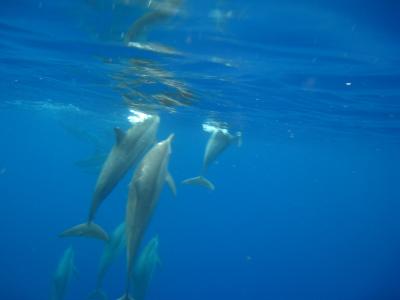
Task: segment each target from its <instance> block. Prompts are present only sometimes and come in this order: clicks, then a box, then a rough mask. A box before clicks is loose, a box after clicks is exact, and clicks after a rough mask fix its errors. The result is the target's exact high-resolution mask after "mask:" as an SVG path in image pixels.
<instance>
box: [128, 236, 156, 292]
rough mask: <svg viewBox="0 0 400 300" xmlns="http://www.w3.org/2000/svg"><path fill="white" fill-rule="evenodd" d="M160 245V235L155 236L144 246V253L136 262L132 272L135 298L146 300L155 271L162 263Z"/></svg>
mask: <svg viewBox="0 0 400 300" xmlns="http://www.w3.org/2000/svg"><path fill="white" fill-rule="evenodd" d="M158 246H159V241H158V236H155V237H154V238H152V239H151V240H150V241H149V242H148V243H147V245H146V246H145V247H144V248H143V250H142V253H141V254H140V256H139V257H138V259H137V261H136V262H135V267H134V269H133V274H132V282H133V297H134V299H135V300H144V298H145V296H146V292H147V289H148V287H149V284H150V281H151V279H152V278H153V275H154V272H155V270H156V268H157V267H158V266H160V265H161V261H160V256H159V254H158Z"/></svg>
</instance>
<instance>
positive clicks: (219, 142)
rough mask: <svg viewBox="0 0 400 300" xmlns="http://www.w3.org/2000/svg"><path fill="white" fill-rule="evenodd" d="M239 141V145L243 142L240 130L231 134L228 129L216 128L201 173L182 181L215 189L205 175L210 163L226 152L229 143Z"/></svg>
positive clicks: (207, 146)
mask: <svg viewBox="0 0 400 300" xmlns="http://www.w3.org/2000/svg"><path fill="white" fill-rule="evenodd" d="M232 143H237V145H238V146H241V144H242V133H241V132H240V131H238V132H237V133H236V134H235V135H232V134H230V133H229V132H228V131H227V130H226V129H221V128H215V129H214V130H213V132H212V133H211V136H210V138H209V139H208V142H207V145H206V148H205V151H204V157H203V167H202V171H201V175H200V176H197V177H193V178H188V179H185V180H183V181H182V183H183V184H190V185H200V186H204V187H206V188H208V189H210V190H214V189H215V186H214V184H213V183H212V182H211V181H209V180H208V179H207V178H205V177H204V174H205V172H206V171H207V169H208V167H209V165H210V164H211V163H212V162H214V161H215V159H216V158H217V157H218V156H219V155H220V154H221V153H222V152H224V151H225V150H226V149H227V148H228V146H229V145H231V144H232Z"/></svg>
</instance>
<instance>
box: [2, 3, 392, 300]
mask: <svg viewBox="0 0 400 300" xmlns="http://www.w3.org/2000/svg"><path fill="white" fill-rule="evenodd" d="M155 7H156V8H155ZM159 7H162V10H163V13H162V14H159V15H155V16H156V17H154V18H152V19H151V18H148V19H146V18H143V17H144V16H146V14H149V13H151V12H154V11H157V9H160V8H159ZM135 24H136V27H135V28H134V29H135V30H136V31H134V30H133V29H132V28H133V27H134V26H135ZM129 29H132V30H130V31H129ZM399 37H400V2H399V1H389V0H381V1H361V0H348V1H344V0H339V1H333V0H332V1H328V0H321V1H314V0H298V1H294V0H292V1H290V0H280V1H270V0H264V1H263V0H254V1H244V0H229V1H228V0H216V1H210V0H205V1H195V0H182V1H177V0H158V1H156V0H153V1H144V0H142V1H140V0H136V1H135V0H71V1H67V0H60V1H50V0H36V1H28V0H14V1H11V0H2V1H1V2H0V141H1V142H0V145H1V146H0V228H1V239H0V240H1V244H0V299H4V300H22V299H30V300H44V299H51V298H50V296H51V291H52V284H53V277H54V274H55V272H56V269H57V265H58V263H59V261H60V259H61V257H62V255H63V253H64V251H65V250H66V249H67V248H68V247H69V246H72V247H73V249H74V253H75V262H74V264H75V266H76V269H77V276H72V278H71V279H70V281H69V282H68V285H67V291H66V294H65V298H64V299H65V300H81V299H87V297H88V295H89V294H90V292H92V291H93V290H94V288H95V285H96V276H97V270H98V265H99V260H100V257H101V254H102V251H103V248H104V243H103V242H102V241H99V240H95V239H85V238H59V237H58V234H59V233H60V232H62V231H63V230H65V229H66V228H68V227H70V226H72V225H75V224H78V223H79V222H83V221H85V218H86V217H87V213H88V209H89V205H90V201H91V197H92V193H93V189H94V186H95V183H96V179H97V176H98V174H99V171H100V167H101V165H102V162H103V161H104V158H105V156H106V155H107V153H108V151H109V150H110V149H111V147H112V146H113V145H114V143H115V137H114V132H113V128H114V127H120V128H122V129H123V130H127V129H128V128H130V127H131V124H130V123H129V121H128V118H129V116H131V115H132V110H135V111H144V112H146V113H152V114H158V115H159V116H160V118H161V122H160V127H159V130H158V133H157V137H158V140H162V139H165V138H166V137H167V136H168V135H169V134H170V133H175V139H174V141H173V143H172V154H171V160H170V163H169V170H170V172H171V174H172V175H173V177H174V178H175V181H176V184H177V196H176V197H175V198H174V197H173V196H172V194H171V192H170V191H169V190H168V189H167V187H166V186H165V187H164V188H163V191H162V193H161V196H160V199H159V203H158V206H157V208H156V210H155V213H154V215H153V218H152V220H151V223H150V226H149V227H148V228H147V231H146V236H145V238H144V240H143V245H144V244H145V243H146V242H147V241H148V240H150V239H151V238H152V237H153V236H155V235H156V234H158V236H159V256H160V260H161V264H160V266H159V267H158V268H157V269H156V271H155V272H154V276H153V278H152V280H151V283H150V286H149V289H148V291H147V295H146V299H148V300H158V299H159V300H164V299H165V300H200V299H201V300H204V299H207V300H214V299H218V300H221V299H230V300H236V299H238V300H239V299H240V300H245V299H249V300H253V299H254V300H375V299H376V300H378V299H379V300H380V299H388V300H396V299H400V71H399V70H400V56H399V53H400V38H399ZM127 39H129V41H127ZM128 42H130V44H129V43H128ZM204 124H219V126H222V127H224V128H228V130H229V131H230V132H232V133H235V132H237V131H240V132H242V137H243V142H242V146H241V147H237V146H236V145H234V144H232V145H231V146H229V147H228V149H227V150H226V151H224V152H223V153H222V154H221V155H220V156H219V157H218V158H217V159H216V161H215V162H214V163H213V164H212V165H211V166H210V167H209V169H208V171H207V178H208V179H210V180H211V181H212V182H213V183H214V184H215V190H214V191H210V190H207V189H206V188H204V187H200V186H190V185H183V184H182V183H181V181H182V180H184V179H186V178H188V177H193V176H196V175H199V172H200V169H201V165H202V159H203V154H204V149H205V146H206V143H207V141H208V139H209V137H210V133H209V132H205V131H204V130H203V127H202V126H203V125H204ZM133 172H134V168H131V169H130V171H129V172H128V174H127V175H126V176H124V178H123V179H122V180H121V181H120V182H119V184H118V185H117V186H116V188H115V189H114V190H113V191H112V193H111V194H110V195H109V196H108V197H107V199H106V200H105V201H104V203H103V204H102V206H101V207H100V208H99V210H98V212H97V216H96V222H97V223H98V224H101V225H102V226H103V228H105V229H106V230H107V232H108V233H111V232H112V231H113V230H114V228H115V227H116V226H117V225H118V224H120V223H121V222H122V221H123V220H124V217H125V206H126V201H127V195H128V184H129V182H130V180H131V178H132V174H133ZM125 256H126V255H125V252H124V250H122V251H121V253H120V254H119V256H118V258H117V259H116V261H115V262H114V263H113V264H112V266H111V267H110V269H109V271H108V272H107V275H106V277H105V280H104V286H103V289H104V291H105V292H106V294H107V295H108V299H117V298H119V297H121V295H122V294H123V292H124V289H125V270H126V259H125Z"/></svg>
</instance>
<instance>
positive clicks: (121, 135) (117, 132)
mask: <svg viewBox="0 0 400 300" xmlns="http://www.w3.org/2000/svg"><path fill="white" fill-rule="evenodd" d="M114 132H115V140H116V142H117V145H118V144H120V143H121V142H122V140H123V139H124V138H125V132H123V131H122V130H121V128H118V127H115V128H114Z"/></svg>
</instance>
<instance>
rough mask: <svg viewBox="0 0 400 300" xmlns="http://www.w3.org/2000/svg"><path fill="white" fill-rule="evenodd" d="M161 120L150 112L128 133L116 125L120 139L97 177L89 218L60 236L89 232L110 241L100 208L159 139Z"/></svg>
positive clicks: (88, 234)
mask: <svg viewBox="0 0 400 300" xmlns="http://www.w3.org/2000/svg"><path fill="white" fill-rule="evenodd" d="M159 123H160V118H159V117H158V116H149V117H148V118H147V119H144V120H143V121H141V122H139V123H136V124H135V125H134V126H133V127H131V128H130V129H129V130H128V131H127V132H126V133H124V132H123V131H122V130H121V129H119V128H115V135H116V143H115V145H114V146H113V148H112V149H111V151H110V153H109V155H108V157H107V159H106V161H105V162H104V164H103V167H102V169H101V171H100V175H99V177H98V179H97V183H96V187H95V190H94V193H93V198H92V204H91V206H90V210H89V216H88V220H87V222H86V223H83V224H79V225H76V226H74V227H72V228H69V229H67V230H65V231H64V232H62V233H61V234H60V235H59V236H60V237H67V236H85V237H92V238H97V239H101V240H105V241H108V239H109V238H108V235H107V233H106V232H105V231H104V230H103V229H102V228H101V227H100V226H99V225H97V224H95V223H94V222H93V220H94V217H95V214H96V211H97V209H98V208H99V206H100V205H101V203H102V202H103V201H104V199H105V198H106V197H107V196H108V195H109V194H110V193H111V191H112V190H113V189H114V187H115V186H116V185H117V183H118V182H119V181H120V179H121V178H122V177H123V176H124V175H125V174H126V172H127V171H128V170H129V169H130V168H131V167H132V165H133V164H134V163H135V162H136V161H138V160H139V159H140V157H141V156H142V155H143V154H144V152H145V151H146V150H147V149H148V148H149V147H150V146H151V145H152V144H154V143H155V141H156V133H157V129H158V125H159Z"/></svg>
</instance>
